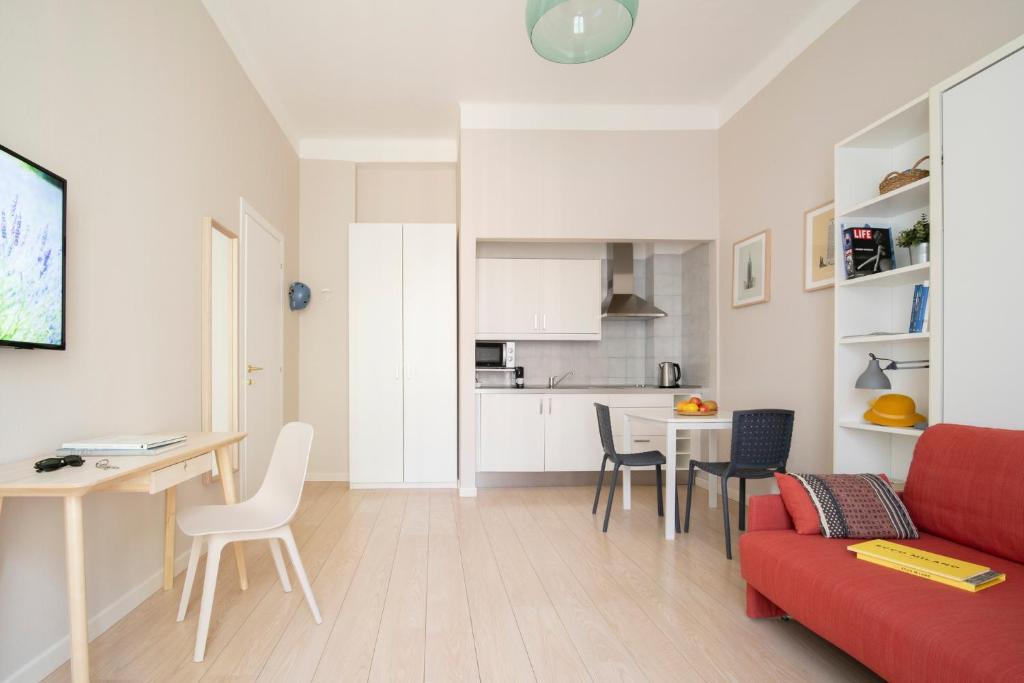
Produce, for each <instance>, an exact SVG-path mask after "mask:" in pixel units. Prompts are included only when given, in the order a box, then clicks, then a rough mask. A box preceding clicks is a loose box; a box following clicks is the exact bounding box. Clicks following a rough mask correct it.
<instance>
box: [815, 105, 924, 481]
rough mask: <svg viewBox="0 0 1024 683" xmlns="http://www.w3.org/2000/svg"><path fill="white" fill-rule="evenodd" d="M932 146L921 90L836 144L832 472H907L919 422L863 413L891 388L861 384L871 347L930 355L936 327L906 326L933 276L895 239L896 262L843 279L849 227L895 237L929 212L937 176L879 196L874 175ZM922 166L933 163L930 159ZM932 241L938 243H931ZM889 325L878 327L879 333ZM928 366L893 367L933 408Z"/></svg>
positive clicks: (881, 352) (907, 163)
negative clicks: (919, 291) (885, 420)
mask: <svg viewBox="0 0 1024 683" xmlns="http://www.w3.org/2000/svg"><path fill="white" fill-rule="evenodd" d="M929 153H930V136H929V100H928V96H927V95H922V96H921V97H918V98H916V99H915V100H914V101H912V102H910V103H909V104H907V105H906V106H904V107H902V108H900V109H899V110H897V111H895V112H893V113H892V114H890V115H889V116H886V117H885V118H883V119H881V120H880V121H877V122H876V123H874V124H872V125H870V126H868V127H867V128H865V129H864V130H862V131H860V132H858V133H856V134H854V135H852V136H851V137H849V138H847V139H846V140H843V141H842V142H840V143H839V144H837V145H836V147H835V185H836V186H835V197H836V206H837V207H838V210H837V212H836V231H835V239H836V253H837V254H839V255H840V263H839V264H837V268H836V287H835V345H834V346H835V365H834V368H835V370H834V371H835V377H834V380H835V381H834V392H835V395H834V411H835V415H834V434H833V449H834V450H833V469H834V471H835V472H873V473H885V474H886V475H888V476H889V477H890V478H891V479H893V480H895V481H901V480H904V479H906V475H907V471H908V470H909V468H910V461H911V458H912V457H913V451H914V446H915V444H916V443H917V437H918V436H920V434H921V430H919V429H914V428H898V427H883V426H879V425H874V424H871V423H869V422H867V421H865V420H864V418H863V414H864V412H865V411H866V410H867V409H868V407H869V405H868V402H869V401H870V400H871V399H873V398H875V397H877V396H880V395H881V394H884V393H890V392H889V391H876V390H864V389H857V388H855V384H856V381H857V377H859V376H860V374H861V373H862V372H864V369H865V368H866V367H867V364H868V360H869V357H868V354H869V353H874V354H875V355H876V356H879V357H882V358H892V359H895V360H921V359H926V358H927V359H934V358H935V356H934V355H933V354H932V353H931V349H932V344H933V343H935V337H936V335H933V334H932V333H930V332H929V331H927V330H926V331H924V332H919V333H910V332H908V331H907V330H908V327H909V323H910V310H911V307H912V305H913V293H914V286H915V285H917V284H920V283H924V282H930V281H931V277H932V272H931V267H930V264H928V263H923V264H913V265H912V264H910V262H909V254H908V251H907V250H906V249H899V248H896V250H895V251H896V253H895V254H894V268H893V270H889V271H885V272H882V273H878V274H875V275H867V276H862V277H858V278H851V279H847V278H846V270H845V267H844V265H843V262H842V254H843V241H842V228H843V227H861V226H864V225H870V226H872V227H876V228H890V229H891V230H892V231H893V241H894V242H895V239H896V236H897V235H898V234H899V233H900V231H902V230H906V229H907V228H909V227H910V226H911V225H913V224H914V223H915V222H916V221H917V219H918V218H919V217H920V215H921V214H922V213H927V214H930V213H931V211H930V200H931V188H932V182H931V178H924V179H922V180H918V181H916V182H914V183H911V184H909V185H905V186H903V187H901V188H899V189H898V190H895V191H893V192H889V193H886V194H884V195H879V193H878V183H879V181H881V179H882V178H883V177H884V176H885V175H886V174H887V173H889V172H890V171H894V170H904V169H907V168H910V167H911V166H913V165H914V163H915V162H916V161H917V160H918V159H920V158H921V157H923V156H925V155H927V154H929ZM919 168H928V162H925V163H924V164H922V166H920V167H919ZM933 246H934V245H933ZM879 332H882V333H886V334H873V333H879ZM931 365H932V367H931V368H930V369H927V370H898V371H890V372H887V373H886V375H887V376H888V377H889V379H890V381H891V382H892V389H891V390H890V391H891V392H892V393H900V394H906V395H908V396H910V397H912V398H913V399H914V402H915V403H916V405H917V411H918V412H919V413H922V414H924V415H928V405H929V385H930V376H931V375H932V374H933V373H936V372H937V371H938V368H937V367H936V365H937V364H936V362H935V361H934V360H932V361H931Z"/></svg>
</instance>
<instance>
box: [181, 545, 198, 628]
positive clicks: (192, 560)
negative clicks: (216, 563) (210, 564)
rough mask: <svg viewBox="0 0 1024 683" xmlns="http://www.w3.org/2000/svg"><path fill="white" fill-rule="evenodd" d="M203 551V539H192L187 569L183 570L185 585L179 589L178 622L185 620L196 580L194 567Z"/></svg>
mask: <svg viewBox="0 0 1024 683" xmlns="http://www.w3.org/2000/svg"><path fill="white" fill-rule="evenodd" d="M202 550H203V537H202V536H193V537H192V552H191V553H190V554H189V556H188V569H186V570H185V585H184V586H182V587H181V604H180V605H178V621H184V620H185V613H186V612H187V611H188V601H189V600H191V599H192V584H193V582H194V581H195V579H196V565H198V564H199V555H200V553H201V552H202Z"/></svg>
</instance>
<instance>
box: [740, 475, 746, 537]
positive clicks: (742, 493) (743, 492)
mask: <svg viewBox="0 0 1024 683" xmlns="http://www.w3.org/2000/svg"><path fill="white" fill-rule="evenodd" d="M746 530H747V480H746V479H744V478H743V477H740V531H746Z"/></svg>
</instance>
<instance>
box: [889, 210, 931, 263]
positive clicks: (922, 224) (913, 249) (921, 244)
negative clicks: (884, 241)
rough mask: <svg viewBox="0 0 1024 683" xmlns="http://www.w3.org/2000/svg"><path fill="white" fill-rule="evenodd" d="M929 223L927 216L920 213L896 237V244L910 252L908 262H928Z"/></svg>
mask: <svg viewBox="0 0 1024 683" xmlns="http://www.w3.org/2000/svg"><path fill="white" fill-rule="evenodd" d="M930 228H931V223H930V222H929V221H928V216H927V215H925V214H923V213H922V214H921V217H920V218H919V219H918V220H917V222H916V223H914V224H913V225H912V226H910V227H909V228H907V229H906V230H904V231H903V232H901V233H900V234H899V236H897V237H896V246H898V247H902V248H905V249H907V250H908V251H909V252H910V263H911V264H917V263H928V234H929V230H930Z"/></svg>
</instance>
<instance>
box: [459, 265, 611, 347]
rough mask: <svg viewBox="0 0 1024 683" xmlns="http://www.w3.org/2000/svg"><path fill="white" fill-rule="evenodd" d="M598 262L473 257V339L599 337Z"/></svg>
mask: <svg viewBox="0 0 1024 683" xmlns="http://www.w3.org/2000/svg"><path fill="white" fill-rule="evenodd" d="M601 295H602V287H601V262H600V261H598V260H595V259H487V258H485V259H477V338H478V339H507V340H530V339H533V340H540V339H576V340H598V339H600V338H601Z"/></svg>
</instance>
